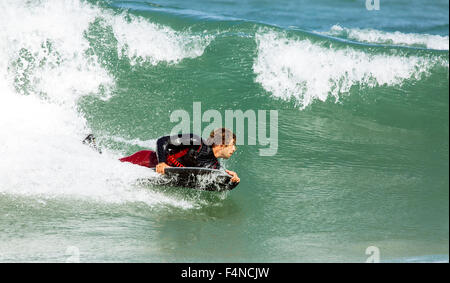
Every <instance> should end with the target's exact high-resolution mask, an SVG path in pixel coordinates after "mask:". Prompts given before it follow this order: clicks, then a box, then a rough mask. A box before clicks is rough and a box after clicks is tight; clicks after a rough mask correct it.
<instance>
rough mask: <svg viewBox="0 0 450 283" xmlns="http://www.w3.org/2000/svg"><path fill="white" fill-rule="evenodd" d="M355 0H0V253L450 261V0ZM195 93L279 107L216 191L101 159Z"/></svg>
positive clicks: (160, 128)
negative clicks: (266, 139) (165, 182)
mask: <svg viewBox="0 0 450 283" xmlns="http://www.w3.org/2000/svg"><path fill="white" fill-rule="evenodd" d="M365 2H366V1H363V0H359V1H356V0H341V1H336V0H315V1H305V0H299V1H294V0H292V1H287V0H282V1H266V0H240V1H238V0H208V1H207V0H202V1H181V0H168V1H162V0H154V1H152V2H148V1H139V0H135V1H114V0H109V1H106V0H105V1H100V0H98V1H94V0H28V1H25V0H1V1H0V11H1V12H0V13H1V16H0V156H1V162H0V262H77V261H80V262H365V261H366V260H370V258H372V259H373V257H374V256H375V257H377V258H378V259H379V260H380V261H381V262H448V260H449V34H448V31H449V14H448V10H449V2H448V1H447V0H442V1H441V0H435V1H425V0H398V1H385V0H380V9H379V10H368V9H366V5H365ZM194 102H201V106H202V109H203V110H207V109H215V110H218V111H219V112H220V113H225V110H227V109H231V110H237V109H240V110H243V111H246V110H252V111H257V110H277V111H278V123H277V126H278V150H277V152H276V154H275V155H273V156H261V155H260V149H261V148H265V147H264V146H262V145H259V144H257V145H250V144H248V143H247V144H244V145H239V146H238V150H237V152H236V154H235V155H234V156H233V157H232V158H231V159H229V160H227V161H225V162H224V163H223V164H224V165H225V167H227V168H228V169H230V170H233V171H236V172H237V173H238V174H239V177H240V179H241V183H240V185H239V186H238V187H237V188H236V189H235V190H233V191H231V192H228V193H225V192H219V193H217V192H202V191H194V190H189V189H184V188H168V187H155V186H153V185H150V184H146V183H142V182H139V181H138V180H140V179H145V178H147V179H148V178H150V179H153V178H157V176H156V175H155V173H153V172H151V171H150V170H149V169H148V168H145V167H139V166H135V165H131V164H124V163H121V162H119V161H118V160H117V159H118V158H120V157H123V156H126V155H129V154H132V153H134V152H136V151H138V150H142V149H155V142H156V139H157V138H158V137H160V136H162V135H166V134H168V133H170V131H171V129H172V128H173V127H174V126H175V125H176V123H174V122H171V121H170V115H171V113H173V111H175V110H180V109H181V110H186V111H187V112H188V113H192V109H193V103H194ZM207 125H208V123H204V124H203V126H204V127H205V126H207ZM88 133H93V134H94V135H95V136H96V137H97V140H98V143H99V144H100V146H101V147H102V150H103V154H102V155H100V154H98V153H97V152H95V151H94V150H92V149H91V148H89V147H87V146H85V145H83V144H82V143H81V140H83V138H84V137H85V136H86V135H87V134H88ZM197 134H201V133H197ZM237 134H238V135H239V134H246V133H237ZM369 247H371V248H369ZM368 248H369V249H368ZM374 250H375V252H373V251H374ZM366 251H367V254H366ZM371 251H372V252H371Z"/></svg>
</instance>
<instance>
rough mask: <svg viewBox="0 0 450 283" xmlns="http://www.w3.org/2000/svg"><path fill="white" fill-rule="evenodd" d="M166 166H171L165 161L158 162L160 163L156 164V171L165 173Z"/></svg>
mask: <svg viewBox="0 0 450 283" xmlns="http://www.w3.org/2000/svg"><path fill="white" fill-rule="evenodd" d="M166 167H170V166H169V165H167V164H166V163H165V162H161V163H158V165H156V172H157V173H159V174H164V168H166Z"/></svg>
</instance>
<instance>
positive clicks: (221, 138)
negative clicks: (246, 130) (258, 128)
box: [207, 128, 236, 146]
mask: <svg viewBox="0 0 450 283" xmlns="http://www.w3.org/2000/svg"><path fill="white" fill-rule="evenodd" d="M231 140H233V144H236V135H235V134H234V133H233V132H232V131H230V130H229V129H227V128H217V129H215V130H214V131H212V132H211V133H210V134H209V138H208V141H207V142H208V144H209V145H212V146H214V145H221V144H229V143H230V142H231Z"/></svg>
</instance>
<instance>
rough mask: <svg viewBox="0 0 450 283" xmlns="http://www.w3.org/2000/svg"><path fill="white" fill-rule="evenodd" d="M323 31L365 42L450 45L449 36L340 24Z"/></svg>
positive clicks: (431, 47)
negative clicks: (388, 30) (343, 25)
mask: <svg viewBox="0 0 450 283" xmlns="http://www.w3.org/2000/svg"><path fill="white" fill-rule="evenodd" d="M321 33H322V34H326V35H331V36H335V37H342V38H346V39H350V40H354V41H359V42H364V43H374V44H388V45H403V46H415V47H424V48H428V49H437V50H448V45H449V38H448V36H441V35H431V34H418V33H402V32H399V31H396V32H385V31H380V30H376V29H358V28H351V29H350V28H345V27H341V26H339V25H334V26H333V27H331V29H330V31H328V32H321Z"/></svg>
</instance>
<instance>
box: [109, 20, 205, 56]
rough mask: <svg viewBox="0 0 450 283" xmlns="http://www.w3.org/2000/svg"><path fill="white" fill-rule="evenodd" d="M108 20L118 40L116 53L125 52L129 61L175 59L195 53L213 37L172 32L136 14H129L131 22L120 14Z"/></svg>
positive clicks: (200, 51)
mask: <svg viewBox="0 0 450 283" xmlns="http://www.w3.org/2000/svg"><path fill="white" fill-rule="evenodd" d="M108 21H110V22H111V25H112V27H113V31H114V35H115V37H116V39H117V40H118V52H119V55H120V56H127V57H128V58H129V59H130V62H131V64H132V65H135V64H137V63H139V62H141V61H144V62H148V63H151V64H153V65H156V64H158V63H159V62H161V61H166V62H169V63H177V62H179V61H180V60H182V59H184V58H195V57H199V56H201V55H202V54H203V52H204V50H205V48H206V46H208V45H209V43H210V42H211V40H212V39H213V38H212V37H211V36H204V37H203V36H200V35H189V34H188V33H186V32H176V31H174V30H172V29H170V28H168V27H164V26H160V25H157V24H154V23H150V22H148V21H145V20H143V19H141V18H138V17H131V22H129V21H127V20H125V19H124V18H123V17H113V18H109V20H108Z"/></svg>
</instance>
